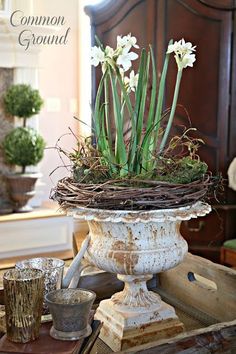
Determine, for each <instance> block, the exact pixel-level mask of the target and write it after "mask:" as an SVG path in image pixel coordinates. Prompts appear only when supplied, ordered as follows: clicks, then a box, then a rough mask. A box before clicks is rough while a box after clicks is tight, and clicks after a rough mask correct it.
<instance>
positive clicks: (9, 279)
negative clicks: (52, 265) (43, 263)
mask: <svg viewBox="0 0 236 354" xmlns="http://www.w3.org/2000/svg"><path fill="white" fill-rule="evenodd" d="M3 286H4V299H5V311H6V329H7V338H8V339H9V340H11V341H12V342H19V343H26V342H29V341H31V340H35V339H36V338H38V336H39V328H40V323H41V315H42V308H43V289H44V275H43V272H42V271H40V270H37V269H24V270H17V269H12V270H8V271H7V272H5V273H4V275H3Z"/></svg>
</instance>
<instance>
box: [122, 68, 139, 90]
mask: <svg viewBox="0 0 236 354" xmlns="http://www.w3.org/2000/svg"><path fill="white" fill-rule="evenodd" d="M124 83H125V85H128V91H133V92H135V90H136V88H137V86H138V74H136V75H135V74H134V70H132V71H131V73H130V75H129V77H127V76H125V77H124Z"/></svg>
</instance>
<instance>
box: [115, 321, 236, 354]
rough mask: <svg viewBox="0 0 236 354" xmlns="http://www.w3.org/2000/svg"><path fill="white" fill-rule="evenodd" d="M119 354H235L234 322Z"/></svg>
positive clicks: (235, 323) (235, 336)
mask: <svg viewBox="0 0 236 354" xmlns="http://www.w3.org/2000/svg"><path fill="white" fill-rule="evenodd" d="M119 353H130V354H131V353H139V354H142V353H145V354H177V353H179V354H180V353H184V354H193V353H194V354H208V353H226V354H228V353H229V354H230V353H236V320H235V321H232V322H225V323H219V324H216V325H212V326H209V327H207V328H201V329H197V330H194V331H191V332H186V333H184V334H181V335H178V336H176V337H175V338H173V339H164V340H159V341H156V342H152V343H149V344H145V345H141V346H139V347H134V348H131V349H128V350H125V351H122V352H119Z"/></svg>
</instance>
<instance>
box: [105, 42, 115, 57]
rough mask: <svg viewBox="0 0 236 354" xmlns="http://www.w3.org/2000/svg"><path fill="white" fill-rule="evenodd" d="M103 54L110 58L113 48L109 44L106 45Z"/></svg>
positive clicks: (112, 54)
mask: <svg viewBox="0 0 236 354" xmlns="http://www.w3.org/2000/svg"><path fill="white" fill-rule="evenodd" d="M105 54H106V56H108V57H109V58H111V59H112V58H113V56H114V49H113V48H111V47H109V45H107V46H106V48H105Z"/></svg>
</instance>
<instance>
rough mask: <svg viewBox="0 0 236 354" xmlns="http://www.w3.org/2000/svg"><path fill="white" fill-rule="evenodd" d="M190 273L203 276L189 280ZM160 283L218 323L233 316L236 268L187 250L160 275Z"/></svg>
mask: <svg viewBox="0 0 236 354" xmlns="http://www.w3.org/2000/svg"><path fill="white" fill-rule="evenodd" d="M189 273H193V274H194V275H195V277H197V276H201V277H202V278H201V280H200V281H199V280H193V281H190V280H189V279H188V275H189ZM197 279H198V278H197ZM209 281H210V282H209ZM159 282H160V284H159V286H160V287H161V289H163V290H165V291H166V292H167V293H170V294H173V295H174V296H175V297H176V298H177V299H179V300H181V301H182V302H183V303H185V304H187V305H190V306H192V307H194V308H196V309H198V310H200V311H202V312H204V313H206V314H208V315H209V316H211V317H213V318H215V319H216V320H218V321H219V322H224V321H232V320H235V319H236V271H235V270H233V269H230V268H226V267H224V266H221V265H219V264H216V263H213V262H211V261H208V260H206V259H204V258H201V257H198V256H193V255H191V254H190V253H188V255H187V256H186V258H185V260H184V261H183V262H182V263H181V264H180V265H178V266H177V267H175V268H173V269H171V270H169V271H167V272H163V273H161V274H159ZM211 282H212V283H211ZM214 287H216V289H215V288H214Z"/></svg>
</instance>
